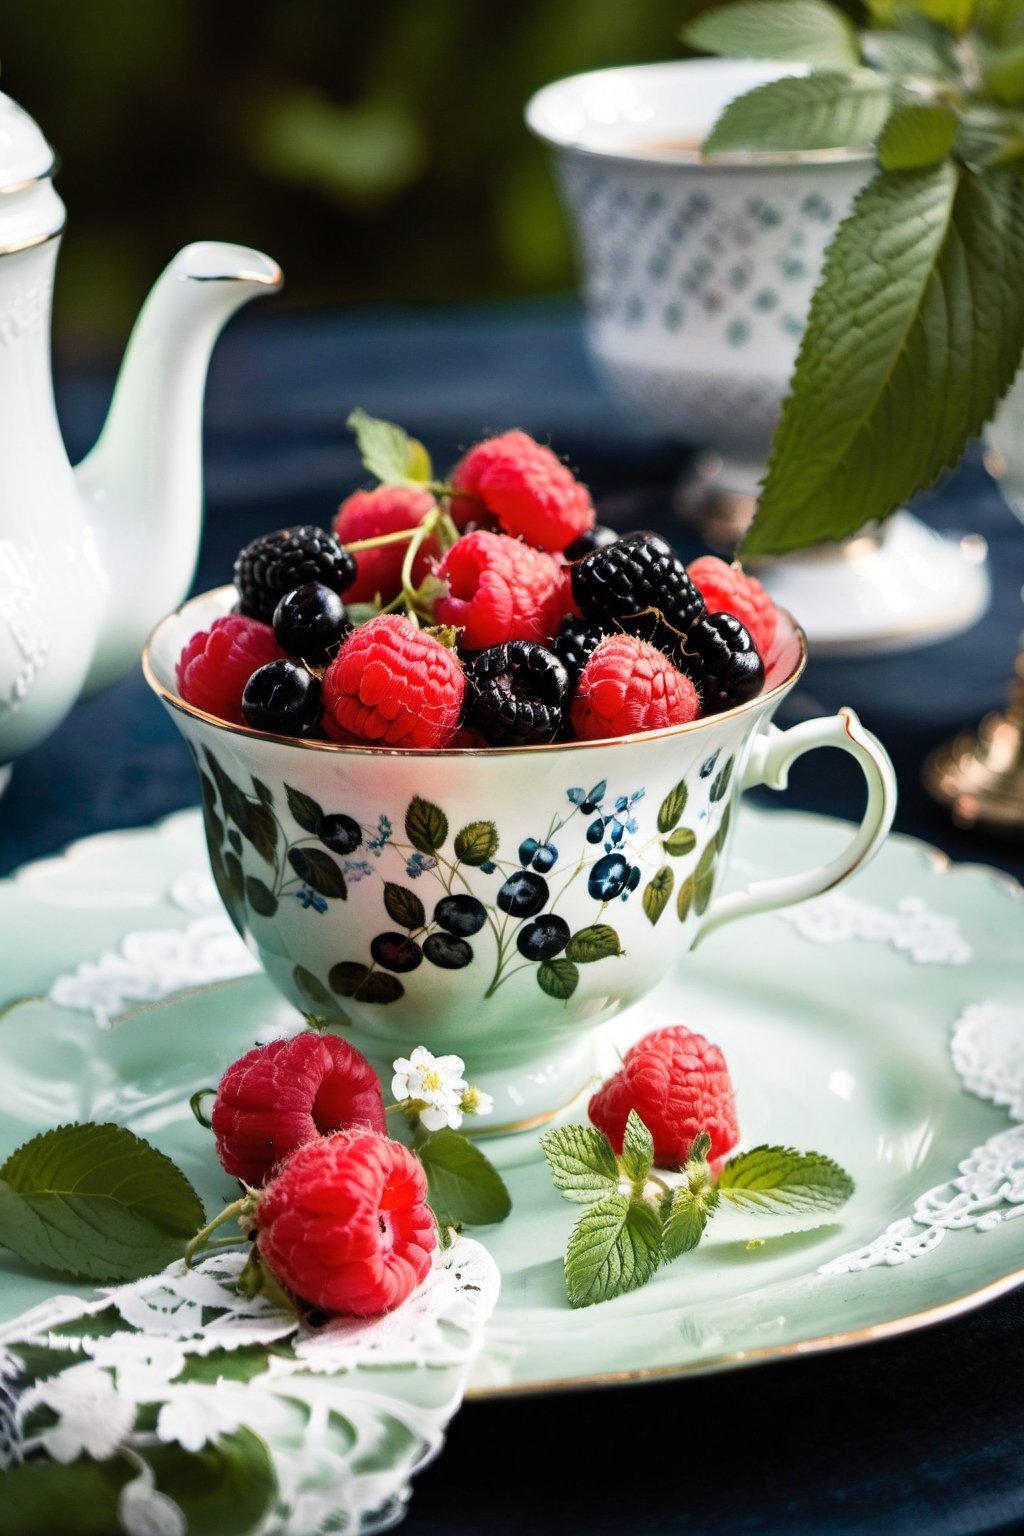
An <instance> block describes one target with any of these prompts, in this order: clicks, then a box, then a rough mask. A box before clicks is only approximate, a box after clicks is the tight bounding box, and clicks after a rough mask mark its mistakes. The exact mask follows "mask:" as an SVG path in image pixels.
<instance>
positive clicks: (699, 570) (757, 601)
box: [686, 555, 778, 659]
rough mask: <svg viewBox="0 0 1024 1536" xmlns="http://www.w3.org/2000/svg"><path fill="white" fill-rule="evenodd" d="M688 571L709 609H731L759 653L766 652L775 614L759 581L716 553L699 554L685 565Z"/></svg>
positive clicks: (765, 654)
mask: <svg viewBox="0 0 1024 1536" xmlns="http://www.w3.org/2000/svg"><path fill="white" fill-rule="evenodd" d="M686 572H687V575H688V576H689V578H690V580H691V581H692V582H693V583H694V585H695V586H696V587H698V588H699V590H700V593H701V596H702V597H703V599H704V601H705V603H706V604H707V610H708V613H734V614H735V615H736V617H737V618H738V619H739V620H740V622H741V623H743V624H745V625H746V627H747V629H748V630H749V631H750V636H751V639H752V640H753V642H754V644H755V645H756V646H757V649H758V651H759V652H760V653H761V657H762V659H763V658H764V657H765V656H767V655H768V653H769V651H770V650H771V648H772V641H773V640H774V639H775V626H776V621H777V619H778V614H777V613H776V611H775V604H774V603H773V602H772V600H771V598H770V597H769V596H768V593H767V592H766V591H765V589H764V587H762V585H761V583H760V582H759V581H758V580H757V578H756V577H754V576H748V575H747V574H746V573H745V572H744V571H742V570H741V569H740V567H739V566H738V565H727V564H726V563H725V561H724V560H719V558H718V556H717V555H701V557H700V559H699V560H691V561H690V564H689V565H688V566H687V567H686Z"/></svg>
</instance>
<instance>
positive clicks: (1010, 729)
mask: <svg viewBox="0 0 1024 1536" xmlns="http://www.w3.org/2000/svg"><path fill="white" fill-rule="evenodd" d="M924 786H925V788H926V789H927V791H928V793H929V794H930V795H932V796H933V797H934V798H935V799H936V800H938V801H940V802H941V803H942V804H943V805H946V806H948V807H949V809H950V812H951V814H952V817H953V820H954V822H956V824H957V826H961V827H974V826H984V827H989V828H991V829H992V830H994V831H998V832H1002V833H1004V834H1006V833H1009V834H1011V835H1017V836H1024V647H1022V648H1021V650H1020V651H1019V652H1018V655H1017V662H1016V665H1015V667H1014V675H1013V681H1012V682H1011V684H1010V692H1009V699H1008V702H1007V705H1006V708H1005V709H1004V710H1002V711H998V710H997V711H994V712H993V713H992V714H990V715H986V716H985V718H984V720H982V722H981V724H980V725H979V727H978V729H977V731H976V732H965V733H964V734H963V735H961V736H957V737H956V738H955V740H953V741H951V742H947V743H946V745H945V746H942V747H939V748H938V749H937V750H936V751H935V752H933V753H932V754H931V756H930V757H929V758H928V759H927V761H926V762H925V765H924Z"/></svg>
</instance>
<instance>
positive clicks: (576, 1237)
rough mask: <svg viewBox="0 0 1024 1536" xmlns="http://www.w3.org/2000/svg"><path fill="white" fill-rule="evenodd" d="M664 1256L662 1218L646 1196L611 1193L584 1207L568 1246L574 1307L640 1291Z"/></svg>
mask: <svg viewBox="0 0 1024 1536" xmlns="http://www.w3.org/2000/svg"><path fill="white" fill-rule="evenodd" d="M660 1260H661V1218H660V1216H659V1215H658V1212H657V1211H656V1210H655V1209H654V1207H653V1206H651V1205H648V1204H647V1202H646V1201H644V1200H632V1201H631V1200H629V1199H628V1198H627V1197H626V1196H625V1195H620V1194H614V1195H607V1196H606V1197H605V1198H604V1199H603V1200H599V1201H598V1202H597V1203H596V1204H595V1205H591V1206H589V1207H588V1209H587V1210H585V1211H584V1212H583V1215H582V1216H581V1217H580V1219H579V1221H577V1223H576V1225H575V1226H574V1227H573V1229H572V1233H571V1234H570V1237H569V1243H568V1246H567V1248H566V1250H565V1284H566V1289H567V1290H568V1293H569V1305H570V1306H572V1307H590V1306H593V1305H594V1303H595V1302H598V1301H608V1300H609V1299H610V1298H611V1297H612V1296H621V1295H623V1294H624V1293H625V1292H626V1291H635V1290H637V1289H638V1288H639V1287H640V1286H641V1285H646V1283H647V1281H648V1280H649V1279H650V1278H651V1276H652V1275H653V1274H654V1272H655V1270H656V1269H657V1267H658V1264H659V1262H660Z"/></svg>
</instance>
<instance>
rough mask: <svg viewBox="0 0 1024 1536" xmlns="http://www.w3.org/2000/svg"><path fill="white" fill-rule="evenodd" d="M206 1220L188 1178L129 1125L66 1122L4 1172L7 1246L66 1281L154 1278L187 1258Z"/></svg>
mask: <svg viewBox="0 0 1024 1536" xmlns="http://www.w3.org/2000/svg"><path fill="white" fill-rule="evenodd" d="M203 1220H204V1216H203V1207H202V1202H201V1201H200V1199H199V1196H198V1195H197V1194H196V1192H195V1190H194V1189H193V1188H192V1186H191V1184H190V1183H189V1182H188V1180H187V1179H186V1177H185V1175H184V1174H183V1173H181V1172H180V1170H179V1169H178V1168H176V1167H175V1165H174V1164H173V1163H172V1162H171V1160H170V1158H169V1157H165V1156H164V1154H163V1153H162V1152H158V1151H157V1150H156V1148H155V1147H151V1146H150V1145H149V1143H148V1142H147V1141H143V1140H142V1138H141V1137H139V1136H135V1135H133V1133H132V1132H131V1131H129V1130H126V1129H125V1127H124V1126H122V1125H94V1124H91V1123H87V1124H83V1125H62V1126H60V1127H58V1129H57V1130H53V1131H45V1132H44V1133H43V1134H42V1135H40V1136H35V1137H33V1139H32V1140H31V1141H27V1142H26V1143H25V1144H24V1146H21V1147H19V1148H18V1150H17V1151H16V1152H12V1153H11V1155H10V1157H9V1158H8V1159H7V1161H6V1162H5V1163H4V1165H3V1167H2V1168H0V1242H2V1243H3V1245H4V1246H5V1247H7V1248H10V1249H11V1250H12V1252H14V1253H16V1254H18V1256H19V1257H20V1258H22V1259H26V1260H27V1261H28V1262H29V1263H30V1264H41V1265H43V1266H44V1267H45V1268H47V1269H53V1270H57V1271H58V1272H59V1273H61V1274H65V1275H74V1276H81V1277H82V1278H84V1279H88V1280H137V1279H138V1278H139V1277H140V1276H142V1275H150V1274H153V1273H154V1272H155V1271H157V1270H160V1269H163V1267H164V1266H165V1265H166V1264H170V1263H171V1262H172V1260H174V1259H176V1258H180V1257H181V1254H182V1251H183V1249H184V1247H185V1244H186V1242H187V1241H188V1239H189V1238H190V1237H193V1236H194V1235H195V1233H196V1232H197V1231H198V1229H199V1228H200V1227H201V1226H202V1225H203Z"/></svg>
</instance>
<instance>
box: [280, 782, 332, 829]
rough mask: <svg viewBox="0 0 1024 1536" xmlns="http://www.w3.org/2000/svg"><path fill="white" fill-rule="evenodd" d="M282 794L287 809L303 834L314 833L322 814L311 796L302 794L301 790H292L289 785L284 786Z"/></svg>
mask: <svg viewBox="0 0 1024 1536" xmlns="http://www.w3.org/2000/svg"><path fill="white" fill-rule="evenodd" d="M284 792H285V797H286V799H287V801H288V809H289V810H290V811H291V813H292V816H293V817H294V818H295V820H296V821H297V822H298V824H299V826H300V827H301V828H302V830H303V832H315V831H316V825H317V822H318V821H319V820H320V819H321V817H322V816H323V814H324V813H323V810H322V808H321V807H320V806H319V805H318V804H317V802H316V801H315V800H314V799H313V798H312V796H310V795H306V794H303V792H302V790H301V789H294V788H293V787H292V785H291V784H286V785H285V787H284Z"/></svg>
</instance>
